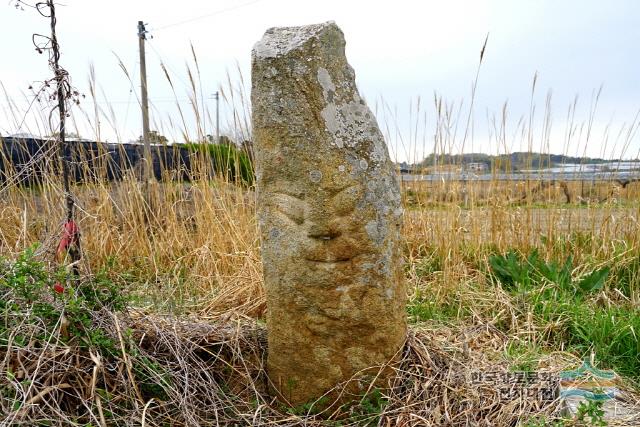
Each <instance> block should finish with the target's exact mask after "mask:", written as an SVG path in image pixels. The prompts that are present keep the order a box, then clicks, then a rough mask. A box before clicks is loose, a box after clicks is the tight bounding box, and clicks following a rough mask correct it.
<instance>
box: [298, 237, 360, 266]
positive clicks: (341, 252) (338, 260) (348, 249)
mask: <svg viewBox="0 0 640 427" xmlns="http://www.w3.org/2000/svg"><path fill="white" fill-rule="evenodd" d="M357 255H358V251H357V250H356V248H354V247H353V246H352V245H350V244H348V243H345V242H344V241H342V242H339V241H336V243H335V244H331V243H329V244H328V245H326V246H325V245H319V246H315V247H312V248H309V250H307V251H306V253H305V257H304V258H305V259H306V260H307V261H311V262H315V263H324V264H344V263H348V262H350V261H351V260H352V259H353V258H355V257H356V256H357Z"/></svg>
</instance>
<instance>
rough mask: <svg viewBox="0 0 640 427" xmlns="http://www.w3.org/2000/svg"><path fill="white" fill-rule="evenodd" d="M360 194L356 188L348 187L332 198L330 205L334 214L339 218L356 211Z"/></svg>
mask: <svg viewBox="0 0 640 427" xmlns="http://www.w3.org/2000/svg"><path fill="white" fill-rule="evenodd" d="M361 193H362V192H361V191H359V189H358V188H357V187H348V188H345V189H344V190H342V191H340V192H339V193H338V194H336V195H335V196H333V200H332V201H331V204H332V205H333V209H334V212H335V213H336V214H337V215H339V216H345V215H349V214H350V213H352V212H353V211H354V210H355V209H356V205H357V204H358V201H360V199H361V198H362V194H361Z"/></svg>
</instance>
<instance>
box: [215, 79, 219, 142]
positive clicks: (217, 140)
mask: <svg viewBox="0 0 640 427" xmlns="http://www.w3.org/2000/svg"><path fill="white" fill-rule="evenodd" d="M214 97H215V99H216V144H220V93H219V92H218V91H216V93H215V94H214Z"/></svg>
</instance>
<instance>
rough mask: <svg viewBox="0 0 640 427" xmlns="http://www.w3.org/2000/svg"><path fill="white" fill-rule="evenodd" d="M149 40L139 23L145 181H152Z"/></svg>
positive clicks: (141, 24) (142, 23) (139, 22)
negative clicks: (146, 43) (145, 49)
mask: <svg viewBox="0 0 640 427" xmlns="http://www.w3.org/2000/svg"><path fill="white" fill-rule="evenodd" d="M146 39H147V30H146V29H145V27H144V22H142V21H138V46H139V49H140V86H141V88H140V92H141V98H142V140H143V142H144V171H143V173H144V179H145V180H146V181H147V182H149V181H150V180H151V172H152V159H151V141H149V98H148V95H147V61H146V55H145V51H144V42H145V40H146Z"/></svg>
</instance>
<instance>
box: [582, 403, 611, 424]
mask: <svg viewBox="0 0 640 427" xmlns="http://www.w3.org/2000/svg"><path fill="white" fill-rule="evenodd" d="M603 405H604V402H603V401H601V400H589V399H587V400H586V401H583V402H580V404H579V405H578V411H577V413H576V416H575V421H576V423H577V425H579V426H594V427H603V426H606V425H607V421H606V420H605V419H604V410H603V409H602V407H603Z"/></svg>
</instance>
